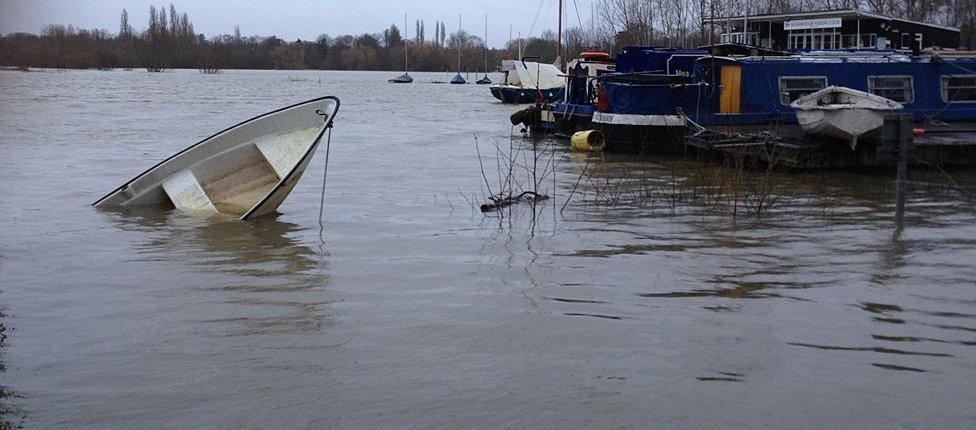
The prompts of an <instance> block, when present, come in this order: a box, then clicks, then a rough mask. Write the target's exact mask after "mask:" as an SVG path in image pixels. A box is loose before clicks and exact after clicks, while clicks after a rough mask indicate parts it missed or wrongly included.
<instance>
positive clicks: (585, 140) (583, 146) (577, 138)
mask: <svg viewBox="0 0 976 430" xmlns="http://www.w3.org/2000/svg"><path fill="white" fill-rule="evenodd" d="M569 142H570V144H572V146H573V149H575V150H577V151H594V152H597V151H602V150H603V146H604V145H606V139H604V138H603V133H601V132H600V130H584V131H578V132H576V133H573V137H572V138H570V139H569Z"/></svg>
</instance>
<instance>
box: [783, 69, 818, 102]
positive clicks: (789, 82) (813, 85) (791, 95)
mask: <svg viewBox="0 0 976 430" xmlns="http://www.w3.org/2000/svg"><path fill="white" fill-rule="evenodd" d="M826 87H827V77H826V76H781V77H780V78H779V94H780V102H781V103H783V105H786V106H789V105H790V103H792V102H793V101H794V100H796V99H798V98H800V97H803V96H805V95H807V94H810V93H815V92H817V91H820V90H822V89H824V88H826Z"/></svg>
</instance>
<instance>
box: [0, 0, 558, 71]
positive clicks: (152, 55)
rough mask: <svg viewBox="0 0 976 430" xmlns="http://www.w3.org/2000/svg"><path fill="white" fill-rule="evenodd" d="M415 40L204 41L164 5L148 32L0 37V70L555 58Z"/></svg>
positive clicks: (420, 33) (472, 40) (54, 28)
mask: <svg viewBox="0 0 976 430" xmlns="http://www.w3.org/2000/svg"><path fill="white" fill-rule="evenodd" d="M414 34H415V37H413V38H411V39H407V38H405V37H403V35H402V33H401V30H400V29H399V28H398V27H397V26H396V24H393V25H391V26H390V27H389V28H387V29H384V30H383V31H381V32H379V33H364V34H360V35H342V36H330V35H327V34H323V35H321V36H319V37H318V38H316V40H314V41H305V40H301V39H299V40H296V41H293V42H291V41H285V40H282V39H281V38H278V37H276V36H270V37H261V36H243V35H241V31H240V28H239V27H235V28H234V33H233V34H221V35H217V36H213V37H210V38H207V37H206V36H205V35H204V34H200V33H196V32H195V30H194V27H193V22H192V21H191V20H190V17H189V16H188V15H187V14H186V13H185V12H183V13H180V12H179V11H178V10H177V9H176V7H175V6H173V5H172V4H171V5H170V6H169V8H168V9H167V8H156V7H155V6H152V7H150V8H149V26H148V28H146V29H143V30H141V31H140V30H137V29H135V28H133V27H132V25H131V24H130V23H129V13H128V11H127V10H125V9H123V10H122V13H121V15H120V18H119V31H118V33H116V34H110V33H109V32H108V31H107V30H104V29H76V28H75V27H73V26H71V25H48V26H45V27H44V28H43V29H42V30H41V33H40V34H39V35H35V34H28V33H12V34H7V35H4V36H0V66H7V67H10V66H13V67H45V68H62V69H115V68H123V69H134V68H145V69H146V70H148V71H153V72H157V71H162V70H165V69H174V68H186V69H200V70H202V71H216V70H220V69H330V70H402V69H403V68H404V64H403V63H404V49H408V50H409V56H410V70H414V71H456V69H457V68H458V58H459V56H460V59H461V61H460V63H461V71H462V72H469V73H473V72H479V71H480V72H483V71H484V69H485V55H486V53H487V57H488V61H487V64H488V68H489V70H493V69H495V68H496V67H497V65H498V64H500V62H501V60H502V59H514V58H516V57H517V56H518V52H519V45H521V48H522V51H523V52H524V53H526V55H529V54H533V55H538V56H540V57H542V58H543V60H544V61H553V60H554V58H555V45H556V36H555V34H554V33H552V32H545V33H543V34H542V35H540V36H538V37H532V38H526V39H522V40H516V41H511V42H509V43H508V44H507V45H506V47H505V48H503V49H486V46H485V42H484V41H483V40H482V39H481V38H479V37H478V36H475V35H473V34H470V33H468V32H465V31H463V30H459V31H455V32H453V33H448V31H447V26H446V25H445V24H444V23H441V22H436V23H435V25H434V31H433V37H432V38H429V37H428V35H427V29H426V26H425V23H424V21H423V20H417V21H416V28H415V33H414Z"/></svg>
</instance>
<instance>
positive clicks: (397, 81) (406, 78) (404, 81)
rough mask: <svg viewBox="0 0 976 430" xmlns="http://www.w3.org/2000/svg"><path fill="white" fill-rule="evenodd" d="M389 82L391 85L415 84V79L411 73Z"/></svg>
mask: <svg viewBox="0 0 976 430" xmlns="http://www.w3.org/2000/svg"><path fill="white" fill-rule="evenodd" d="M389 82H390V83H391V84H409V83H411V82H413V78H412V77H411V76H410V74H409V73H404V74H402V75H400V76H397V77H395V78H393V79H390V80H389Z"/></svg>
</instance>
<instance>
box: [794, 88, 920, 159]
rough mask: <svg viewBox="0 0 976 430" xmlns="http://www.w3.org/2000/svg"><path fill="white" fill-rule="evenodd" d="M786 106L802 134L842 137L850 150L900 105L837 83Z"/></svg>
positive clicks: (880, 124) (899, 108) (877, 127)
mask: <svg viewBox="0 0 976 430" xmlns="http://www.w3.org/2000/svg"><path fill="white" fill-rule="evenodd" d="M790 107H792V108H793V109H796V120H797V122H798V123H799V124H800V128H802V129H803V131H804V132H805V133H806V134H808V135H811V136H823V137H833V138H837V139H842V140H845V141H847V142H848V143H849V144H850V146H851V149H852V150H853V149H855V148H857V140H858V138H860V137H861V136H863V135H865V134H868V133H871V132H873V131H875V130H878V129H880V128H881V126H882V125H883V124H884V117H885V115H886V114H888V113H890V112H893V111H896V110H901V109H902V108H903V106H902V105H901V103H898V102H896V101H894V100H891V99H886V98H884V97H881V96H878V95H874V94H870V93H866V92H863V91H858V90H855V89H851V88H847V87H839V86H829V87H827V88H824V89H822V90H820V91H817V92H815V93H811V94H807V95H805V96H803V97H800V98H798V99H796V101H794V102H793V103H791V104H790Z"/></svg>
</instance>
